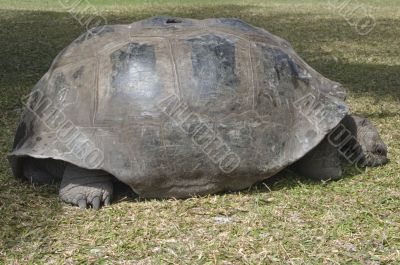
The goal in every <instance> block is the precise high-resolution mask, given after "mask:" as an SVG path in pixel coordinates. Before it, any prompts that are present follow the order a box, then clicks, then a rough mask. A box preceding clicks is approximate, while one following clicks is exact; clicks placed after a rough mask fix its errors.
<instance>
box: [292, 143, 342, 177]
mask: <svg viewBox="0 0 400 265" xmlns="http://www.w3.org/2000/svg"><path fill="white" fill-rule="evenodd" d="M291 169H293V170H294V171H295V172H296V173H298V174H300V175H302V176H305V177H311V178H313V179H318V180H324V181H326V180H336V179H339V178H340V177H341V176H342V167H341V161H340V156H339V153H338V151H337V149H336V148H335V147H334V146H332V145H331V144H330V143H329V140H328V139H327V138H325V139H324V140H323V141H322V142H321V143H320V144H319V145H318V146H316V147H315V148H314V149H313V150H311V151H310V152H309V153H308V154H307V155H305V156H304V157H303V158H301V159H300V160H299V161H297V162H296V163H295V164H293V165H292V166H291Z"/></svg>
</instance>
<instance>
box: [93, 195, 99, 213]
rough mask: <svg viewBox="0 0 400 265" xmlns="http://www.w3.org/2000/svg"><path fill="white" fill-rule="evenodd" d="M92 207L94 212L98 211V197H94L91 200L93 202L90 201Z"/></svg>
mask: <svg viewBox="0 0 400 265" xmlns="http://www.w3.org/2000/svg"><path fill="white" fill-rule="evenodd" d="M92 207H93V209H95V210H98V209H100V197H97V196H96V197H94V198H93V200H92Z"/></svg>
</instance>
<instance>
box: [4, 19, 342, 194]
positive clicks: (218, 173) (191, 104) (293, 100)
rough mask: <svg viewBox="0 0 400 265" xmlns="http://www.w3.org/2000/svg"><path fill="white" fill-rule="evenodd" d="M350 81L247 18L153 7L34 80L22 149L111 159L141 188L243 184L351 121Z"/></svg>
mask: <svg viewBox="0 0 400 265" xmlns="http://www.w3.org/2000/svg"><path fill="white" fill-rule="evenodd" d="M344 98H345V92H344V90H343V88H342V86H341V85H340V84H339V83H336V82H333V81H330V80H328V79H326V78H324V77H323V76H322V75H321V74H319V73H318V72H316V71H315V70H314V69H312V68H311V67H310V66H309V65H307V64H306V63H305V62H304V61H303V60H302V59H301V58H300V57H299V56H298V55H297V54H296V53H295V51H294V50H293V48H292V47H291V45H290V44H289V43H288V42H287V41H285V40H283V39H281V38H279V37H277V36H274V35H272V34H271V33H269V32H267V31H265V30H263V29H260V28H257V27H253V26H251V25H249V24H247V23H245V22H242V21H240V20H237V19H225V18H219V19H205V20H194V19H184V18H171V17H154V18H150V19H147V20H143V21H138V22H135V23H132V24H130V25H107V26H104V27H99V28H95V29H92V30H90V31H88V32H87V33H85V34H83V35H82V36H80V37H79V38H78V39H76V40H75V41H73V42H72V43H71V44H70V45H69V46H68V47H66V48H65V49H64V50H63V51H62V52H61V53H60V54H59V55H58V56H57V57H56V59H55V60H54V62H53V64H52V66H51V67H50V69H49V71H48V72H47V73H46V74H45V75H44V76H43V78H42V79H41V80H40V81H39V82H38V83H37V84H36V86H35V87H34V88H33V91H32V93H31V94H30V96H29V100H28V103H27V105H26V106H27V107H26V110H25V112H24V115H23V118H22V121H21V123H20V125H19V127H18V130H17V134H16V137H15V144H14V149H13V151H12V153H11V156H10V158H11V161H12V164H13V168H14V174H16V175H20V174H21V172H20V170H19V169H18V168H19V165H18V163H19V162H20V160H21V159H20V158H22V157H25V156H30V157H35V158H52V159H58V160H63V161H66V162H69V163H72V164H75V165H78V166H80V167H83V168H89V169H102V170H104V171H107V172H109V173H110V174H112V175H114V176H115V177H116V178H118V179H119V180H120V181H122V182H124V183H125V184H127V185H129V186H130V187H131V188H132V189H133V190H134V191H135V192H136V193H138V194H139V195H140V196H142V197H158V198H162V197H177V198H183V197H189V196H193V195H203V194H210V193H215V192H219V191H224V190H240V189H243V188H246V187H249V186H250V185H252V184H253V183H255V182H257V181H260V180H263V179H266V178H268V177H270V176H273V175H274V174H276V173H277V172H279V171H280V170H282V169H284V168H285V167H287V166H288V165H290V164H292V163H294V162H295V161H297V160H298V159H300V158H301V157H303V156H304V155H305V154H307V153H308V152H309V151H310V150H311V149H313V148H314V147H315V146H316V145H318V143H320V142H321V141H322V139H323V138H324V137H325V136H326V135H327V134H328V133H329V132H330V131H331V130H332V129H333V128H334V127H335V126H336V125H337V124H338V123H339V122H340V121H341V120H342V118H343V117H344V116H345V115H346V113H347V106H346V105H345V103H344V102H343V101H344Z"/></svg>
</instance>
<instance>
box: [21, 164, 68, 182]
mask: <svg viewBox="0 0 400 265" xmlns="http://www.w3.org/2000/svg"><path fill="white" fill-rule="evenodd" d="M22 167H23V175H24V177H25V178H26V179H27V180H28V181H29V182H31V183H32V184H36V185H45V184H54V183H55V182H57V181H60V180H61V178H62V174H63V172H64V168H65V162H63V161H59V160H54V159H39V158H33V157H26V158H24V160H23V164H22Z"/></svg>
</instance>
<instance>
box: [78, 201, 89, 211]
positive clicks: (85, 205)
mask: <svg viewBox="0 0 400 265" xmlns="http://www.w3.org/2000/svg"><path fill="white" fill-rule="evenodd" d="M78 206H79V208H81V209H86V208H87V202H86V199H80V200H79V201H78Z"/></svg>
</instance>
